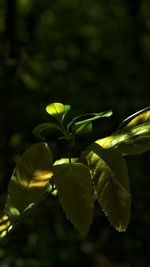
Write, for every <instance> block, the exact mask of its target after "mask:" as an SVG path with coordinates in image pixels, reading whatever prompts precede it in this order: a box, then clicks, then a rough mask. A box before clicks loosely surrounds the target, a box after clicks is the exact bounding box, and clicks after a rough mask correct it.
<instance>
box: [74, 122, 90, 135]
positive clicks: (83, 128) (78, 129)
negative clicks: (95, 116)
mask: <svg viewBox="0 0 150 267" xmlns="http://www.w3.org/2000/svg"><path fill="white" fill-rule="evenodd" d="M72 131H73V132H74V133H75V135H80V134H86V133H91V132H92V123H91V122H85V123H83V124H81V125H78V124H76V123H75V124H74V125H73V127H72Z"/></svg>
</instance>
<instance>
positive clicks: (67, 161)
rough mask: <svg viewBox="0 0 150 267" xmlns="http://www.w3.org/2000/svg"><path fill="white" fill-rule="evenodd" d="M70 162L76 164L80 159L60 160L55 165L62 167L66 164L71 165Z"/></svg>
mask: <svg viewBox="0 0 150 267" xmlns="http://www.w3.org/2000/svg"><path fill="white" fill-rule="evenodd" d="M70 160H71V163H75V162H77V161H78V158H71V159H69V158H61V159H58V160H56V161H55V162H54V164H53V165H61V164H64V163H70Z"/></svg>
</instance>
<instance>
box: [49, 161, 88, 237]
mask: <svg viewBox="0 0 150 267" xmlns="http://www.w3.org/2000/svg"><path fill="white" fill-rule="evenodd" d="M53 178H54V183H55V185H56V189H57V190H58V196H59V199H60V204H61V206H62V208H63V210H64V212H65V214H66V216H67V218H68V219H69V220H70V221H71V222H72V223H73V224H74V226H75V227H76V228H77V230H78V231H79V232H80V234H81V235H85V234H86V233H87V231H88V229H89V226H90V225H91V222H92V216H93V201H92V182H91V177H90V172H89V170H88V168H87V167H86V166H85V165H83V164H81V163H72V164H70V163H65V164H61V165H57V166H54V176H53Z"/></svg>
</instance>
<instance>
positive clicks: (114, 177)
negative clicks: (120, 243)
mask: <svg viewBox="0 0 150 267" xmlns="http://www.w3.org/2000/svg"><path fill="white" fill-rule="evenodd" d="M87 160H88V165H89V168H90V169H91V175H92V178H93V182H94V184H95V190H96V194H97V200H98V202H99V204H100V206H101V208H102V210H103V212H104V213H105V215H106V216H107V217H108V219H109V221H110V223H111V224H112V225H113V226H114V227H115V229H116V230H118V231H120V232H123V231H125V230H126V228H127V226H128V223H129V220H130V207H131V195H130V189H129V179H128V174H127V167H126V163H125V161H124V158H123V157H122V155H121V154H119V153H118V152H116V151H114V150H112V149H102V148H101V147H100V146H98V145H97V144H93V146H91V150H89V153H88V154H87Z"/></svg>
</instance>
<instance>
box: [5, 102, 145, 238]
mask: <svg viewBox="0 0 150 267" xmlns="http://www.w3.org/2000/svg"><path fill="white" fill-rule="evenodd" d="M46 111H47V113H48V114H49V115H50V120H49V122H46V123H43V124H40V125H38V126H37V127H36V128H35V129H34V131H33V132H34V134H35V135H36V136H38V137H40V138H42V139H44V142H40V143H37V144H34V145H32V146H30V147H29V148H28V149H27V150H26V151H25V152H24V153H23V155H22V156H21V157H20V159H19V160H18V162H17V164H16V167H15V169H14V171H13V174H12V177H11V179H10V182H9V185H8V194H7V198H6V201H5V205H4V208H3V215H2V216H1V218H0V236H1V238H4V237H5V236H7V233H8V232H9V231H10V230H11V229H12V228H14V226H15V225H16V224H17V223H18V222H20V220H21V219H22V218H23V217H24V216H25V215H26V214H27V213H28V212H31V211H32V208H33V207H34V206H35V205H37V204H38V203H39V202H41V200H42V198H43V197H45V196H46V195H47V194H52V195H55V196H57V195H58V197H59V200H60V205H61V206H62V209H63V210H64V212H65V214H66V217H67V218H68V219H69V220H70V221H71V222H72V224H73V225H74V226H75V227H76V228H77V230H78V231H79V232H80V234H81V235H85V234H86V233H87V232H88V230H89V227H90V225H91V223H92V219H93V208H94V205H95V202H98V203H99V206H100V208H101V209H102V210H103V212H104V213H105V215H106V216H107V217H108V220H109V221H110V223H111V224H112V225H113V227H114V228H115V229H116V230H118V231H120V232H123V231H125V230H126V229H127V226H128V223H129V220H130V210H131V192H130V185H129V178H128V170H127V165H126V162H125V158H124V156H125V155H130V154H132V155H134V154H141V153H143V152H146V151H149V150H150V108H149V107H148V108H146V109H143V110H141V111H139V112H137V113H135V114H133V115H132V116H130V117H128V118H127V119H125V120H124V121H123V122H122V123H121V125H120V126H119V127H118V130H117V131H116V132H115V133H113V134H112V135H111V136H108V137H105V138H103V139H99V140H96V141H95V142H94V143H92V144H91V145H89V146H88V147H87V148H85V150H84V151H82V152H81V154H80V155H79V157H78V158H74V157H73V156H72V155H71V149H72V147H73V146H75V145H76V139H75V137H76V135H79V134H87V133H89V132H91V131H92V121H93V120H97V119H100V118H102V117H109V116H111V115H112V112H111V111H105V112H101V113H88V114H83V115H80V116H78V117H75V118H73V119H71V121H69V122H68V121H67V114H68V112H69V111H70V106H69V105H63V104H62V103H51V104H49V105H48V106H47V107H46ZM49 129H51V130H53V129H55V130H57V131H58V132H59V133H60V137H59V139H65V140H66V141H67V149H68V157H67V158H60V159H57V160H55V161H54V160H53V158H54V155H52V152H51V148H50V147H49V146H48V144H47V142H46V140H45V139H46V138H45V133H46V132H47V131H48V130H49Z"/></svg>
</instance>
